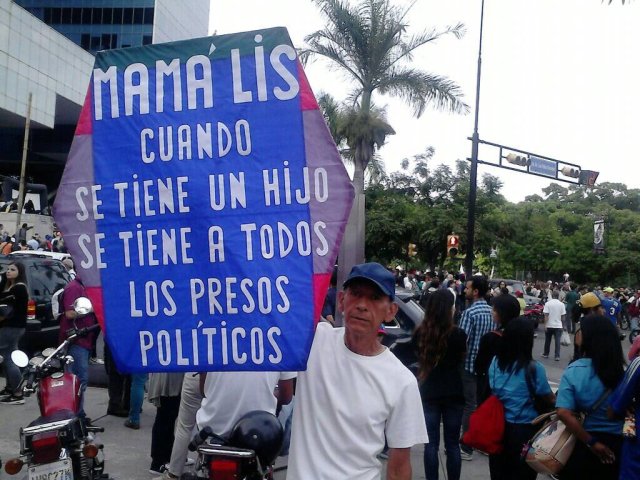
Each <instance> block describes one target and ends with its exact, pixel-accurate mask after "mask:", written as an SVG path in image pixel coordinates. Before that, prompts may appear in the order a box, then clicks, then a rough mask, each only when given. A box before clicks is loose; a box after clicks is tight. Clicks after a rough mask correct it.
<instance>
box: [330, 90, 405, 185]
mask: <svg viewBox="0 0 640 480" xmlns="http://www.w3.org/2000/svg"><path fill="white" fill-rule="evenodd" d="M318 106H319V107H320V111H321V112H322V116H323V117H324V120H325V122H326V124H327V126H328V127H329V132H330V133H331V136H332V137H333V141H334V142H335V144H336V145H337V146H338V151H339V152H340V156H341V157H342V160H343V161H344V162H345V163H349V164H351V165H353V164H354V158H355V155H354V149H353V148H351V147H350V145H355V144H356V142H357V140H358V139H359V138H362V137H364V138H366V141H367V142H368V143H372V144H373V146H374V147H375V148H380V147H382V145H383V144H384V142H385V139H386V137H387V135H394V134H395V133H396V132H395V131H394V130H393V128H392V127H391V125H389V123H388V122H387V119H386V111H385V110H384V109H379V108H377V107H376V106H375V105H373V106H372V108H371V117H372V118H371V121H370V123H369V125H368V127H367V129H366V130H365V131H364V132H362V131H361V128H360V127H361V125H360V122H359V121H358V120H359V111H358V105H355V106H349V105H345V104H341V103H339V102H338V101H337V100H336V99H335V98H334V97H333V96H332V95H331V94H329V93H326V92H321V93H320V94H319V95H318ZM367 135H371V137H367ZM365 173H366V176H368V177H369V181H370V182H373V183H380V181H382V180H383V179H384V178H386V176H387V174H386V171H385V168H384V163H383V161H382V158H380V156H379V155H378V154H377V153H376V152H375V151H374V153H373V155H372V157H371V158H370V160H369V163H368V164H367V166H366V172H365Z"/></svg>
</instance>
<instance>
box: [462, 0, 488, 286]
mask: <svg viewBox="0 0 640 480" xmlns="http://www.w3.org/2000/svg"><path fill="white" fill-rule="evenodd" d="M483 18H484V0H482V5H481V8H480V44H479V46H478V71H477V75H476V112H475V120H474V125H473V136H472V137H471V172H470V176H469V211H468V214H467V249H466V256H465V270H466V273H467V277H470V276H471V275H473V250H474V245H473V243H474V242H473V240H474V235H475V226H476V194H477V188H478V146H479V144H480V136H479V135H478V112H479V110H480V75H481V71H482V21H483Z"/></svg>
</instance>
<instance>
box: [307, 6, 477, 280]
mask: <svg viewBox="0 0 640 480" xmlns="http://www.w3.org/2000/svg"><path fill="white" fill-rule="evenodd" d="M314 2H315V3H316V5H318V7H319V8H320V10H321V11H322V13H323V14H324V16H325V17H326V19H327V25H326V27H325V28H324V29H322V30H318V31H317V32H314V33H312V34H310V35H308V36H307V37H306V38H305V41H306V43H307V45H308V47H307V48H306V49H304V50H303V51H302V52H301V58H302V60H303V61H306V60H307V59H308V58H309V57H312V56H321V57H325V58H327V59H329V60H330V62H331V64H332V65H333V66H335V67H336V68H337V69H338V70H341V71H343V72H345V73H346V74H347V76H348V77H350V79H351V80H352V81H353V84H354V89H353V91H352V92H351V95H350V100H351V102H352V104H353V109H352V113H353V115H352V116H351V122H352V124H351V126H350V128H349V134H347V133H346V132H345V134H346V141H347V143H348V145H349V147H350V149H351V150H352V151H353V161H354V165H355V170H354V178H353V185H354V188H355V191H356V195H357V198H356V202H355V204H354V210H353V211H352V213H351V217H350V220H349V226H348V227H347V231H346V233H345V239H344V241H343V245H348V246H349V247H348V248H351V249H352V248H355V249H357V252H356V253H355V254H353V255H352V257H353V258H355V260H356V261H358V260H360V261H362V260H364V200H363V198H359V197H363V196H364V193H363V192H364V171H365V169H366V167H367V165H368V164H369V162H370V161H371V159H372V158H373V156H374V153H375V150H376V147H379V146H381V145H382V144H383V143H384V139H385V138H386V135H389V134H391V133H392V132H393V129H392V128H391V126H390V125H388V124H387V123H386V122H384V124H385V125H386V127H388V128H386V127H385V125H383V124H382V123H381V122H380V120H381V118H380V116H379V115H376V114H375V112H374V110H373V108H372V107H373V94H374V92H378V93H380V94H388V95H390V96H393V97H398V98H401V99H402V100H404V101H405V102H406V103H407V104H408V105H409V106H410V107H411V108H412V109H413V114H414V115H415V116H416V117H420V116H421V115H422V114H423V112H424V111H425V108H426V107H427V105H430V104H431V105H434V106H435V107H436V108H438V109H444V110H449V111H453V112H456V113H466V112H468V111H469V107H468V106H467V105H466V104H465V103H464V102H463V101H462V100H461V99H462V93H461V91H460V89H459V87H458V86H457V85H456V84H455V83H454V82H453V81H451V80H449V79H447V78H446V77H443V76H439V75H434V74H432V73H428V72H424V71H422V70H419V69H416V68H413V67H412V66H411V60H412V59H413V54H414V52H415V51H416V50H417V49H418V48H419V47H421V46H423V45H425V44H427V43H430V42H433V41H435V40H437V39H438V38H441V37H443V36H445V35H449V34H451V35H454V36H455V37H456V38H460V37H461V36H462V35H463V34H464V25H463V24H461V23H458V24H457V25H454V26H450V27H447V28H445V29H444V30H442V31H436V30H435V29H432V30H426V31H423V32H420V33H418V34H413V35H412V34H409V33H408V32H407V27H408V24H407V16H408V13H409V11H410V10H411V6H412V5H413V4H411V5H409V7H407V8H404V9H402V8H398V7H396V6H394V5H392V3H391V0H361V1H360V2H359V3H358V4H357V5H351V4H350V2H349V1H348V0H314ZM382 120H383V119H382ZM381 127H382V128H381ZM355 210H358V211H357V212H356V211H355ZM351 235H355V237H356V238H349V237H350V236H351ZM341 255H342V253H341ZM341 266H342V262H341ZM347 266H349V265H347ZM345 267H346V266H345ZM347 271H348V270H347ZM339 276H341V275H340V272H339ZM339 280H340V279H339Z"/></svg>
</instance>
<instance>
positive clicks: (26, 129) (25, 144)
mask: <svg viewBox="0 0 640 480" xmlns="http://www.w3.org/2000/svg"><path fill="white" fill-rule="evenodd" d="M32 97H33V94H32V93H31V92H29V100H28V101H27V119H26V121H25V125H24V142H23V143H22V166H21V167H20V189H19V190H18V215H17V216H16V232H18V229H19V228H20V222H21V221H22V208H23V207H24V195H25V192H24V190H25V185H24V184H25V181H24V180H25V178H24V177H25V175H26V173H27V150H28V146H29V127H30V125H31V98H32Z"/></svg>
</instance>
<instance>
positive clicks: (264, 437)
mask: <svg viewBox="0 0 640 480" xmlns="http://www.w3.org/2000/svg"><path fill="white" fill-rule="evenodd" d="M283 439H284V433H283V429H282V425H281V424H280V421H279V420H278V419H277V418H276V417H275V416H274V415H272V414H271V413H269V412H263V411H258V410H256V411H253V412H249V413H247V414H245V415H244V416H242V417H241V418H240V419H239V420H238V421H237V422H236V424H235V426H234V427H233V429H232V431H231V434H230V435H229V437H228V438H223V437H221V436H220V435H216V434H215V433H213V432H212V430H211V428H209V427H205V428H203V429H202V430H200V432H198V433H197V434H196V435H195V436H194V438H193V440H191V443H190V444H189V450H190V451H192V452H195V451H197V452H198V459H197V460H196V463H195V471H194V472H188V473H184V474H183V475H182V476H181V477H180V478H181V479H182V480H199V479H209V480H231V479H237V480H273V474H274V472H275V471H276V470H279V469H274V468H273V463H274V461H275V459H276V457H277V456H278V453H279V452H280V449H281V447H282V442H283Z"/></svg>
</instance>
